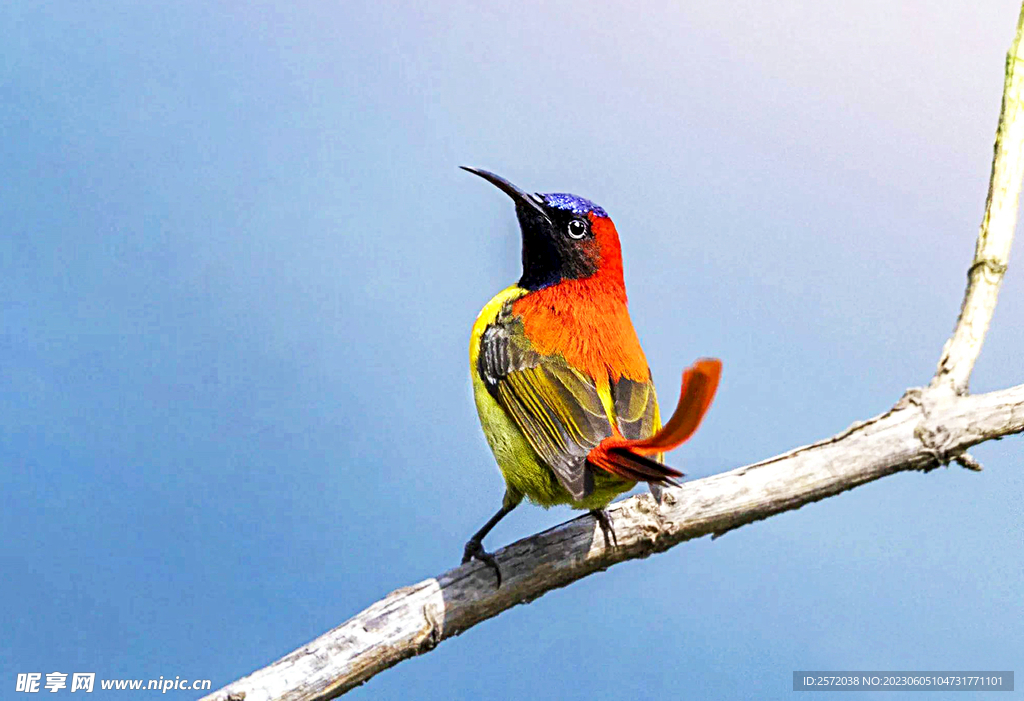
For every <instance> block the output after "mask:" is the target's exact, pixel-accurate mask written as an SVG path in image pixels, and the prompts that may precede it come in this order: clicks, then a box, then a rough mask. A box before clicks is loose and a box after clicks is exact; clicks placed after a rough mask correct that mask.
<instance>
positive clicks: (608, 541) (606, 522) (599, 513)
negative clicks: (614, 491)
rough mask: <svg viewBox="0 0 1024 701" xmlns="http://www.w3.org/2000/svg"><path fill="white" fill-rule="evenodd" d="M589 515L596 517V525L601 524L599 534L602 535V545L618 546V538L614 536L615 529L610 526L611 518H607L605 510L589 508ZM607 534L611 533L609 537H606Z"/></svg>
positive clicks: (608, 546) (607, 546)
mask: <svg viewBox="0 0 1024 701" xmlns="http://www.w3.org/2000/svg"><path fill="white" fill-rule="evenodd" d="M590 515H591V516H593V517H594V518H595V519H597V523H598V525H600V526H601V535H603V536H604V547H606V548H617V547H619V539H618V538H617V537H616V536H615V529H614V528H612V522H611V519H609V518H608V514H607V513H606V512H605V510H604V509H591V511H590ZM609 534H611V538H609V537H608V535H609Z"/></svg>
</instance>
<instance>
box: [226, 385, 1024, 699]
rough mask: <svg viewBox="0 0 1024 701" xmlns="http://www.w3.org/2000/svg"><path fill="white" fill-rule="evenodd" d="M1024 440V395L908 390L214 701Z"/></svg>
mask: <svg viewBox="0 0 1024 701" xmlns="http://www.w3.org/2000/svg"><path fill="white" fill-rule="evenodd" d="M1021 431H1024V385H1019V386H1017V387H1013V388H1012V389H1007V390H1002V391H999V392H991V393H989V394H981V395H974V396H971V397H957V396H953V395H950V394H948V393H945V394H930V393H928V392H922V391H920V390H914V391H912V392H909V393H908V394H907V395H906V396H905V398H904V399H903V400H901V401H900V403H899V404H897V406H896V407H894V408H893V409H892V410H891V411H889V412H887V413H885V414H882V415H881V416H877V417H875V418H873V419H871V420H869V421H865V422H862V423H860V424H859V425H858V426H857V427H856V428H854V429H853V430H852V431H849V432H846V434H845V435H844V436H843V437H842V438H839V439H828V440H825V441H821V442H819V443H816V444H814V445H809V446H804V447H802V448H798V449H797V450H794V451H791V452H789V453H787V454H785V455H782V456H779V457H776V458H772V459H770V460H765V461H763V462H760V463H757V464H754V465H748V466H746V467H741V468H738V469H735V470H730V471H729V472H725V473H722V474H718V475H714V476H712V477H706V478H704V479H700V480H696V481H694V482H688V483H686V484H684V485H683V486H682V487H681V488H679V489H666V490H665V491H664V494H663V497H662V502H661V504H660V505H659V504H658V503H656V502H655V501H654V499H653V498H652V497H650V496H649V495H646V494H644V495H642V496H634V497H631V498H629V499H626V500H624V501H621V502H619V503H617V504H613V505H612V506H611V507H609V509H608V515H609V517H610V518H611V522H612V526H613V527H614V529H615V533H616V535H617V538H618V547H615V548H612V549H609V548H607V547H605V544H604V538H603V536H602V534H601V529H600V527H599V526H598V524H597V522H596V521H595V520H594V518H593V517H592V516H590V515H586V516H581V517H579V518H577V519H574V520H572V521H569V522H567V523H563V524H562V525H560V526H557V527H555V528H552V529H550V530H547V531H544V532H543V533H539V534H537V535H534V536H531V537H529V538H526V539H524V540H521V541H519V542H517V543H513V544H512V545H509V546H508V547H506V548H502V549H501V550H499V551H498V552H497V553H496V555H497V558H498V561H499V563H500V564H501V571H502V572H503V573H504V579H503V582H502V585H501V588H500V589H496V588H495V586H494V575H493V574H492V573H491V571H490V570H489V569H488V568H487V567H486V566H484V565H482V564H480V563H475V562H474V563H470V564H468V565H462V566H460V567H456V568H455V569H453V570H450V571H448V572H446V573H444V574H442V575H441V576H439V577H437V578H434V579H427V580H425V581H423V582H420V583H419V584H415V585H413V586H411V587H405V588H403V589H398V590H397V591H394V592H392V593H391V594H389V595H388V596H387V597H385V598H384V599H382V600H380V601H378V602H377V603H375V604H373V605H372V606H370V607H369V608H367V609H366V610H365V611H363V612H362V613H360V614H358V615H357V616H355V617H354V618H352V619H350V620H348V621H347V622H345V623H343V624H342V625H340V626H338V627H337V628H335V629H334V630H332V631H330V632H328V633H326V634H324V635H322V636H320V637H319V638H317V639H316V640H314V641H312V642H311V643H309V644H307V645H304V646H302V647H301V648H299V649H298V650H295V651H294V652H292V653H291V654H289V655H287V656H285V657H284V658H282V659H280V660H278V661H277V662H275V663H273V664H272V665H270V666H269V667H266V668H264V669H261V670H259V671H257V672H255V673H253V674H252V675H250V676H248V677H245V678H244V679H241V680H239V681H237V682H235V683H233V684H231V685H229V686H227V687H225V688H223V689H221V690H219V691H217V692H214V693H213V694H211V695H210V696H208V697H206V699H207V701H228V700H230V699H236V700H237V699H241V698H243V696H241V694H243V693H244V699H245V701H270V700H271V699H274V700H280V701H284V700H285V699H287V700H288V701H299V700H300V699H301V700H303V701H312V700H313V699H317V700H322V699H330V698H334V697H335V696H339V695H341V694H343V693H345V692H346V691H348V690H349V689H351V688H353V687H355V686H358V685H359V684H362V683H363V682H364V681H366V680H367V679H369V678H370V677H372V676H374V675H375V674H377V673H379V672H382V671H383V670H385V669H387V668H388V667H391V666H392V665H395V664H397V663H398V662H401V661H402V660H404V659H407V658H409V657H413V656H415V655H419V654H421V653H424V652H427V651H429V650H431V649H433V648H434V647H435V646H436V645H437V644H438V643H439V642H441V641H442V640H444V639H446V638H449V637H451V636H453V635H458V634H459V633H461V632H462V631H464V630H466V629H467V628H470V627H471V626H473V625H476V624H477V623H479V622H480V621H483V620H485V619H488V618H491V617H492V616H496V615H498V614H499V613H501V612H502V611H505V610H507V609H509V608H512V607H513V606H515V605H516V604H521V603H525V602H528V601H532V600H533V599H536V598H537V597H539V596H541V595H542V594H544V593H546V592H548V591H551V590H552V589H556V588H558V587H564V586H566V585H567V584H571V583H572V582H574V581H576V580H577V579H580V578H582V577H585V576H587V575H589V574H592V573H594V572H597V571H599V570H603V569H606V568H607V567H610V566H611V565H614V564H617V563H619V562H625V561H627V560H634V559H637V558H643V557H647V556H648V555H651V554H652V553H656V552H661V551H663V550H667V549H668V548H671V547H672V546H674V545H677V544H679V543H681V542H683V541H687V540H691V539H693V538H699V537H701V536H705V535H709V534H722V533H725V532H726V531H730V530H732V529H735V528H738V527H740V526H742V525H744V524H747V523H751V522H752V521H757V520H760V519H764V518H767V517H769V516H772V515H774V514H778V513H781V512H783V511H790V510H793V509H798V508H800V507H801V506H803V505H805V504H809V503H810V502H813V501H818V500H820V499H824V498H826V497H830V496H833V495H835V494H839V493H840V492H844V491H846V490H848V489H852V488H854V487H856V486H859V485H862V484H866V483H867V482H871V481H873V480H876V479H879V478H880V477H884V476H886V475H891V474H894V473H897V472H903V471H906V470H925V471H927V470H931V469H933V468H935V467H937V466H939V465H940V464H945V463H948V462H949V461H950V460H954V459H956V458H957V456H960V455H962V454H963V452H964V451H965V450H967V448H969V447H971V446H972V445H976V444H977V443H981V442H983V441H986V440H990V439H993V438H1000V437H1002V436H1006V435H1009V434H1012V433H1019V432H1021Z"/></svg>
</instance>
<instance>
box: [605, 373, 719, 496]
mask: <svg viewBox="0 0 1024 701" xmlns="http://www.w3.org/2000/svg"><path fill="white" fill-rule="evenodd" d="M721 375H722V361H720V360H717V359H715V358H701V359H700V360H698V361H697V362H696V363H694V364H693V365H691V366H690V367H689V368H687V370H686V372H684V373H683V387H682V390H681V391H680V393H679V404H678V405H676V410H675V412H674V413H673V414H672V418H670V419H669V420H668V421H667V422H666V423H665V425H664V426H663V427H662V428H661V430H660V431H658V432H657V433H655V434H654V435H653V436H651V437H650V438H642V439H639V440H629V439H627V438H623V437H622V436H618V435H615V436H609V437H608V438H605V439H604V440H603V441H601V443H600V444H599V445H598V446H597V447H596V448H594V449H593V450H591V451H590V454H589V455H588V456H587V461H588V462H590V463H591V464H592V465H595V466H596V467H599V468H601V469H602V470H606V471H607V472H611V473H612V474H616V475H620V476H622V477H625V478H627V479H631V480H634V481H637V482H668V483H672V484H674V482H673V480H672V478H673V477H682V476H683V473H682V472H679V471H678V470H674V469H672V468H671V467H669V466H667V465H662V464H661V463H660V462H658V461H657V460H654V459H652V458H649V457H647V456H649V455H657V454H658V453H664V452H667V451H669V450H672V449H673V448H677V447H679V446H680V445H681V444H682V443H683V442H684V441H686V440H687V439H688V438H689V437H690V436H692V435H693V434H694V432H695V431H696V430H697V427H698V426H700V422H701V419H703V418H704V414H706V413H707V411H708V408H709V407H710V406H711V400H713V399H714V398H715V390H717V389H718V380H719V378H720V377H721Z"/></svg>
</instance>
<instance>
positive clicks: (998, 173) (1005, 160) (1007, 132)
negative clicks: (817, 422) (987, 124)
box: [931, 8, 1024, 394]
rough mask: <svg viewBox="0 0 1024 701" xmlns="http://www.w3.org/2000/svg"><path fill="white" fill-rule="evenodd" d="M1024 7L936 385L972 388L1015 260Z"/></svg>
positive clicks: (1023, 136) (1021, 165) (1023, 153)
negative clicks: (970, 256)
mask: <svg viewBox="0 0 1024 701" xmlns="http://www.w3.org/2000/svg"><path fill="white" fill-rule="evenodd" d="M1022 33H1024V8H1022V11H1021V14H1020V17H1019V18H1018V19H1017V34H1016V36H1015V37H1014V39H1013V43H1012V44H1011V45H1010V50H1009V51H1008V52H1007V54H1006V79H1005V81H1004V83H1003V106H1002V111H1001V112H1000V115H999V127H998V128H997V129H996V144H995V154H994V155H993V157H992V175H991V177H990V179H989V184H988V199H987V200H986V202H985V214H984V216H983V217H982V220H981V229H980V230H979V231H978V241H977V244H976V245H975V249H974V260H973V261H972V262H971V267H970V268H968V269H967V290H966V292H965V293H964V301H963V304H962V305H961V307H960V317H959V318H958V319H957V322H956V328H955V329H954V330H953V335H952V336H951V337H950V339H949V340H948V341H947V342H946V345H945V347H943V349H942V356H941V357H940V358H939V367H938V370H937V371H936V373H935V377H934V379H933V380H932V385H931V386H932V387H936V388H945V389H947V390H952V391H954V392H956V393H957V394H966V393H967V386H968V382H969V381H970V379H971V371H972V370H973V369H974V362H975V361H976V360H977V359H978V355H979V354H980V353H981V346H982V344H983V343H984V342H985V334H986V333H987V332H988V325H989V323H990V322H991V321H992V314H993V312H995V309H996V301H997V300H998V298H999V288H1000V286H1002V284H1003V275H1004V274H1005V273H1006V266H1007V264H1008V263H1009V261H1010V246H1011V244H1012V243H1013V233H1014V231H1015V229H1016V228H1017V206H1018V202H1019V200H1020V185H1021V176H1022V174H1024V149H1022V148H1021V146H1022V144H1024V118H1022V113H1024V47H1022V46H1021V35H1022Z"/></svg>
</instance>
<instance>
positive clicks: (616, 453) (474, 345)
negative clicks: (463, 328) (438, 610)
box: [461, 166, 722, 587]
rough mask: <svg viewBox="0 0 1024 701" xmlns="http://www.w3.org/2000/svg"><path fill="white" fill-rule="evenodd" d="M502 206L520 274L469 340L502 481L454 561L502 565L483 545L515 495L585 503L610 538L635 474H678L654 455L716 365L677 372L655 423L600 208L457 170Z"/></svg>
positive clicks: (698, 399)
mask: <svg viewBox="0 0 1024 701" xmlns="http://www.w3.org/2000/svg"><path fill="white" fill-rule="evenodd" d="M461 168H462V169H463V170H465V171H468V172H469V173H472V174H474V175H477V176H479V177H481V178H483V179H484V180H486V181H488V182H489V183H491V184H492V185H494V186H496V187H497V188H498V189H499V190H501V191H502V192H504V193H505V194H506V195H508V196H509V197H510V198H512V201H513V202H514V204H515V212H516V217H517V219H518V222H519V228H520V233H521V235H522V262H523V273H522V276H521V277H520V278H519V281H518V282H517V283H516V284H513V285H511V286H509V287H507V288H505V289H504V290H502V291H501V292H499V293H498V294H497V295H495V296H494V297H493V298H492V299H491V300H490V301H489V302H488V303H487V304H486V305H485V306H484V308H483V309H482V310H481V312H480V314H479V315H478V317H477V319H476V322H475V323H474V325H473V329H472V333H471V336H470V347H469V362H470V374H471V377H472V383H473V395H474V399H475V402H476V407H477V412H478V414H479V417H480V423H481V426H482V428H483V432H484V436H485V437H486V439H487V443H488V444H489V445H490V448H491V451H492V452H493V453H494V458H495V460H496V462H497V464H498V468H499V470H500V471H501V474H502V476H503V478H504V481H505V494H504V497H503V499H502V503H501V508H500V509H499V510H498V511H497V512H496V513H495V514H494V515H493V516H492V517H491V518H490V519H489V520H488V521H487V522H486V523H485V524H484V525H483V526H482V527H481V528H480V530H478V531H477V532H476V533H475V534H474V535H473V536H472V537H471V538H470V539H469V541H468V542H467V543H466V545H465V548H464V549H463V558H462V562H463V563H464V564H465V563H467V562H470V561H471V560H478V561H481V562H482V563H484V564H486V565H487V566H489V567H490V568H491V569H492V570H493V571H494V574H495V577H496V579H497V586H498V587H500V586H501V569H500V567H499V566H498V563H497V561H496V560H495V558H494V556H493V554H491V553H489V552H487V551H486V550H485V549H484V547H483V539H484V537H486V536H487V534H488V533H489V532H490V531H491V530H492V529H493V528H494V526H495V525H497V523H498V522H499V521H501V520H502V519H503V518H504V517H505V516H507V515H508V514H509V512H511V511H512V510H513V509H515V508H516V507H517V506H518V505H519V504H520V503H521V502H522V501H523V499H524V498H526V499H527V500H529V501H530V502H533V503H535V504H537V505H540V506H543V507H551V506H555V505H558V504H568V505H569V506H570V507H572V508H575V509H585V510H588V511H590V512H591V513H592V514H593V515H594V517H595V518H596V519H597V521H598V523H599V525H600V526H601V529H602V532H603V534H604V539H605V543H606V545H609V544H610V543H609V532H610V533H611V536H612V539H613V542H615V541H614V538H615V534H614V530H612V529H611V525H610V522H609V519H608V516H607V514H606V512H605V511H604V508H605V507H606V506H607V505H608V504H609V503H610V502H611V501H612V500H613V499H614V498H615V497H616V496H618V495H619V494H622V493H623V492H626V491H629V490H630V489H632V488H633V487H634V486H635V485H636V484H637V482H641V481H642V482H647V483H649V484H651V485H654V486H653V487H652V491H655V494H656V495H657V494H658V492H657V491H656V490H657V489H658V488H660V487H661V486H664V485H676V486H678V483H677V482H676V479H677V478H682V477H683V473H682V472H680V471H678V470H676V469H674V468H671V467H669V466H667V465H665V464H663V463H662V459H663V457H662V456H663V454H664V453H665V452H666V451H668V450H671V449H673V448H675V447H676V446H678V445H679V444H681V443H682V442H683V441H685V440H686V439H688V438H689V437H690V436H691V435H692V434H693V432H694V431H696V430H697V427H698V426H699V424H700V423H701V420H702V419H703V417H704V415H705V414H706V412H707V411H708V408H709V407H710V405H711V402H712V400H713V398H714V395H715V392H716V389H717V387H718V383H719V378H720V375H721V368H722V364H721V361H719V360H717V359H715V358H702V359H700V360H698V361H696V362H695V363H694V364H693V365H692V366H691V367H690V368H688V369H687V370H686V371H685V372H684V373H683V382H682V389H681V392H680V398H679V403H678V405H677V407H676V410H675V412H674V413H673V415H672V417H671V418H670V419H669V420H668V422H666V423H665V425H664V426H662V425H661V416H660V413H659V409H658V400H657V396H656V393H655V389H654V383H653V382H652V380H651V371H650V368H649V367H648V364H647V359H646V358H645V356H644V352H643V349H642V348H641V347H640V341H639V340H638V338H637V334H636V331H635V330H634V328H633V323H632V321H631V320H630V316H629V310H628V305H627V298H626V287H625V282H624V279H623V265H622V252H621V247H620V245H619V236H618V232H617V231H616V228H615V225H614V224H613V223H612V220H611V219H610V218H609V216H608V213H607V212H606V211H605V210H604V209H603V208H602V207H600V206H598V205H597V204H595V203H593V202H591V201H590V200H588V199H585V198H583V197H579V196H576V195H571V194H568V193H548V194H539V193H527V192H525V191H523V190H521V189H520V188H518V187H516V186H515V185H513V184H512V183H510V182H509V181H508V180H506V179H504V178H502V177H500V176H498V175H495V174H494V173H492V172H490V171H486V170H482V169H480V168H471V167H468V166H461Z"/></svg>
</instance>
